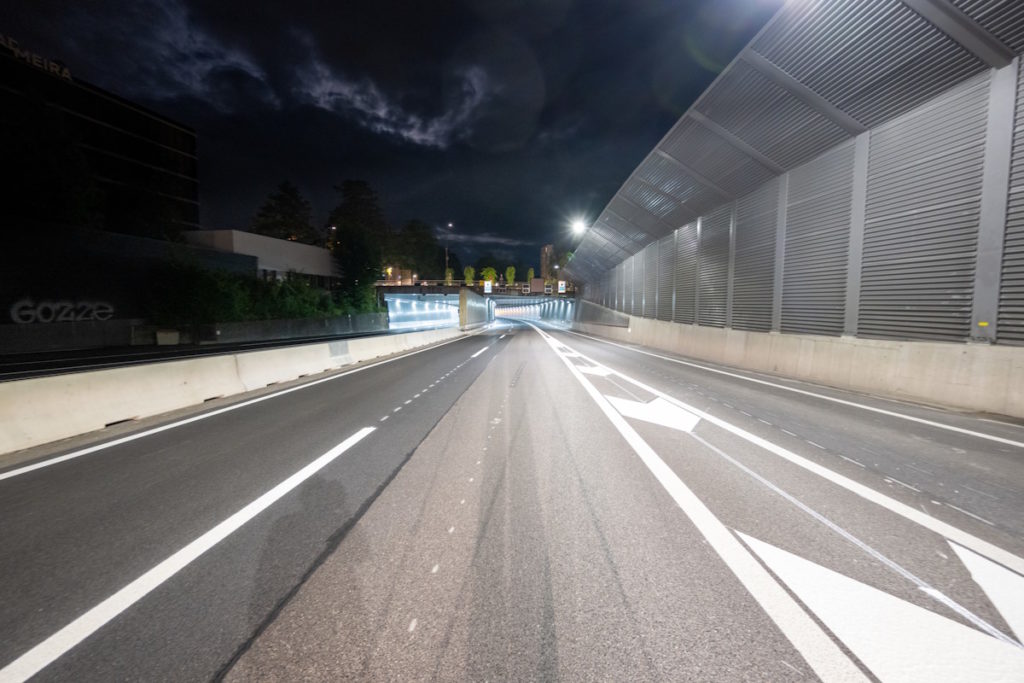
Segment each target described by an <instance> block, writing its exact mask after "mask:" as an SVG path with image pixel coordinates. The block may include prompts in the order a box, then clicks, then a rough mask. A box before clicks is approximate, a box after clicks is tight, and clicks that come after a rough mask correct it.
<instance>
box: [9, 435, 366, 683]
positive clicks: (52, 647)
mask: <svg viewBox="0 0 1024 683" xmlns="http://www.w3.org/2000/svg"><path fill="white" fill-rule="evenodd" d="M374 429H375V427H363V428H362V429H360V430H359V431H358V432H356V433H355V434H353V435H352V436H350V437H348V438H347V439H345V440H344V441H342V442H341V443H340V444H338V445H337V446H335V447H334V448H332V449H331V450H329V451H327V452H326V453H324V454H323V455H321V456H320V457H319V458H317V459H316V460H314V461H313V462H311V463H309V464H308V465H306V466H305V467H303V468H302V469H300V470H299V471H298V472H296V473H295V474H293V475H292V476H290V477H288V478H287V479H285V480H284V481H282V482H281V483H280V484H278V485H277V486H275V487H274V488H272V489H270V490H269V491H267V492H266V493H264V494H263V495H262V496H260V497H259V498H257V499H256V500H254V501H252V502H251V503H249V504H248V505H246V506H245V507H243V508H242V509H241V510H239V511H238V512H236V513H235V514H233V515H231V516H230V517H228V518H227V519H225V520H224V521H223V522H221V523H220V524H218V525H217V526H215V527H213V528H212V529H210V530H209V531H207V532H206V533H205V534H203V535H202V536H200V537H199V538H197V539H195V540H194V541H192V542H191V543H189V544H188V545H186V546H185V547H184V548H182V549H181V550H179V551H178V552H176V553H174V554H173V555H171V556H170V557H168V558H167V559H166V560H164V561H163V562H161V563H160V564H158V565H156V566H155V567H153V568H152V569H150V570H149V571H147V572H146V573H145V574H143V575H142V576H140V577H139V578H137V579H135V580H134V581H132V582H131V583H129V584H128V585H127V586H125V587H124V588H122V589H121V590H119V591H117V592H116V593H114V594H113V595H111V596H110V597H109V598H107V599H106V600H104V601H103V602H101V603H99V604H98V605H96V606H95V607H93V608H91V609H90V610H89V611H87V612H86V613H85V614H83V615H82V616H80V617H78V618H77V619H75V620H74V621H72V622H71V623H70V624H68V625H67V626H65V627H64V628H62V629H60V630H59V631H57V632H56V633H54V634H53V635H52V636H50V637H49V638H47V639H46V640H44V641H42V642H41V643H39V644H38V645H36V646H35V647H33V648H32V649H30V650H29V651H27V652H25V653H24V654H23V655H21V656H20V657H18V658H17V659H15V660H14V661H13V662H11V663H10V664H8V665H7V666H5V667H4V668H3V669H0V683H13V682H15V681H18V682H20V681H26V680H28V679H29V678H31V677H32V676H34V675H36V674H37V673H39V672H40V671H42V670H43V669H44V668H45V667H47V666H49V665H50V664H51V663H52V662H54V661H55V660H57V659H58V658H59V657H61V656H62V655H64V654H65V653H66V652H68V651H69V650H71V649H72V648H73V647H75V646H76V645H78V644H79V643H81V642H82V641H83V640H85V639H86V638H88V637H89V636H91V635H92V634H93V633H95V632H96V631H98V630H99V629H100V628H101V627H103V626H104V625H105V624H106V623H108V622H109V621H111V620H112V619H114V618H115V617H117V616H118V615H119V614H121V613H122V612H124V611H125V610H126V609H128V608H129V607H131V606H132V605H134V604H135V603H136V602H138V601H139V600H141V599H142V598H144V597H145V596H146V595H147V594H149V593H150V592H151V591H152V590H154V589H155V588H157V587H159V586H160V585H161V584H162V583H164V582H165V581H167V580H168V579H170V578H171V577H172V576H174V575H175V574H177V573H178V572H179V571H181V570H182V569H184V568H185V567H186V566H188V565H189V564H190V563H191V562H192V561H194V560H195V559H196V558H198V557H199V556H200V555H202V554H203V553H205V552H206V551H207V550H209V549H210V548H213V547H214V546H215V545H217V544H218V543H220V542H221V541H223V540H224V539H225V538H227V537H228V536H230V535H231V534H232V533H234V532H235V531H237V530H238V529H239V528H240V527H241V526H242V525H243V524H245V523H246V522H248V521H249V520H251V519H252V518H253V517H255V516H256V515H258V514H259V513H260V512H262V511H263V510H266V509H267V508H268V507H270V506H271V505H273V504H274V503H275V502H276V501H277V500H279V499H280V498H281V497H282V496H284V495H285V494H287V493H288V492H289V491H291V490H292V489H294V488H295V487H296V486H298V485H299V484H301V483H302V482H304V481H306V480H307V479H309V478H310V477H311V476H313V475H314V474H316V473H317V472H319V471H320V470H321V469H323V468H324V467H326V466H327V465H329V464H330V463H331V462H332V461H333V460H334V459H335V458H337V457H338V456H339V455H341V454H342V453H344V452H345V451H347V450H348V449H350V448H352V447H353V446H355V445H356V444H357V443H359V442H360V441H362V440H363V439H364V438H365V437H366V436H367V435H369V434H370V433H372V432H373V431H374Z"/></svg>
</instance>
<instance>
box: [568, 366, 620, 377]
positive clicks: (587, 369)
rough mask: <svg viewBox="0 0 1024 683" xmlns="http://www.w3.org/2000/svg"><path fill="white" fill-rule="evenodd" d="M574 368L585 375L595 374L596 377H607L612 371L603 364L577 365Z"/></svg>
mask: <svg viewBox="0 0 1024 683" xmlns="http://www.w3.org/2000/svg"><path fill="white" fill-rule="evenodd" d="M576 369H577V370H579V371H580V372H582V373H583V374H585V375H597V376H598V377H607V376H608V375H610V374H612V371H611V370H609V369H608V368H606V367H605V366H603V365H577V366H576Z"/></svg>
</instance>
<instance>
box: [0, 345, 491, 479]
mask: <svg viewBox="0 0 1024 683" xmlns="http://www.w3.org/2000/svg"><path fill="white" fill-rule="evenodd" d="M476 334H479V333H478V332H473V333H471V334H470V335H468V336H473V335H476ZM463 339H466V337H456V338H455V339H452V340H450V341H446V342H441V343H440V344H436V345H434V346H430V347H428V348H425V349H420V350H419V351H410V352H409V353H406V354H403V355H401V356H395V357H394V358H387V359H385V360H381V361H377V362H375V363H371V364H369V365H364V366H363V367H360V368H353V369H351V370H346V371H345V372H339V373H338V374H337V375H331V376H330V377H324V378H322V379H317V380H313V381H311V382H306V383H305V384H300V385H298V386H295V387H290V388H288V389H282V390H281V391H275V392H274V393H272V394H267V395H266V396H260V397H258V398H251V399H249V400H248V401H242V402H241V403H235V404H233V405H230V406H225V407H223V408H218V409H216V410H211V411H210V412H208V413H203V414H202V415H194V416H192V417H188V418H185V419H184V420H178V421H177V422H171V423H170V424H165V425H161V426H159V427H154V428H153V429H147V430H145V431H142V432H138V433H137V434H129V435H128V436H122V437H121V438H120V439H114V440H113V441H105V442H104V443H100V444H96V445H95V446H89V447H88V448H81V449H79V450H77V451H72V452H71V453H65V454H64V455H60V456H57V457H56V458H50V459H49V460H42V461H40V462H37V463H33V464H31V465H25V466H24V467H18V468H16V469H13V470H8V471H7V472H0V481H3V480H4V479H10V478H11V477H17V476H18V475H20V474H25V473H26V472H31V471H33V470H38V469H40V468H43V467H49V466H50V465H56V464H57V463H61V462H65V461H67V460H72V459H73V458H80V457H82V456H83V455H89V454H90V453H95V452H96V451H102V450H104V449H106V448H112V447H114V446H120V445H121V444H123V443H128V442H130V441H135V440H136V439H141V438H144V437H147V436H152V435H153V434H159V433H160V432H165V431H167V430H168V429H174V428H175V427H181V426H183V425H187V424H191V423H193V422H198V421H199V420H205V419H206V418H208V417H213V416H215V415H221V414H222V413H227V412H230V411H232V410H238V409H239V408H245V407H246V406H251V405H253V404H256V403H260V402H262V401H269V400H270V399H272V398H277V397H278V396H284V395H285V394H290V393H292V392H293V391H299V390H301V389H308V388H309V387H314V386H316V385H317V384H323V383H324V382H333V381H334V380H336V379H340V378H342V377H348V376H349V375H352V374H354V373H357V372H362V371H363V370H369V369H370V368H375V367H378V366H380V365H386V364H387V363H393V362H395V361H396V360H402V359H403V358H408V357H409V356H415V355H417V354H420V353H426V352H427V351H433V350H434V349H437V348H440V347H442V346H447V345H448V344H454V343H455V342H457V341H461V340H463Z"/></svg>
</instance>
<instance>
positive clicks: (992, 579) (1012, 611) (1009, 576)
mask: <svg viewBox="0 0 1024 683" xmlns="http://www.w3.org/2000/svg"><path fill="white" fill-rule="evenodd" d="M946 542H947V543H949V546H950V547H951V548H952V549H953V552H955V553H956V554H957V557H959V558H960V561H961V562H963V563H964V566H965V567H967V569H968V571H970V572H971V578H972V579H974V582H975V583H977V584H978V585H979V586H981V589H982V590H983V591H985V595H987V596H988V599H989V600H991V601H992V604H993V605H995V606H996V609H998V610H999V613H1000V614H1002V615H1003V618H1004V619H1006V623H1007V624H1009V625H1010V628H1012V629H1013V632H1014V633H1015V634H1016V635H1017V637H1018V638H1024V576H1021V575H1020V574H1017V573H1016V572H1012V571H1010V570H1009V569H1007V568H1006V567H1004V566H1002V565H999V564H996V563H995V562H993V561H992V560H989V559H988V558H986V557H982V556H981V555H978V554H977V553H975V552H972V551H970V550H968V549H967V548H962V547H960V546H958V545H957V544H956V543H951V542H949V541H946Z"/></svg>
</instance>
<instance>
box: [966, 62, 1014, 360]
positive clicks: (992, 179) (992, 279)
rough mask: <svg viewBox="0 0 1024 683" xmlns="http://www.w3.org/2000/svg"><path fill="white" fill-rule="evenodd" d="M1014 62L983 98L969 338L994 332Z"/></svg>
mask: <svg viewBox="0 0 1024 683" xmlns="http://www.w3.org/2000/svg"><path fill="white" fill-rule="evenodd" d="M1019 68H1020V59H1019V58H1017V59H1014V60H1013V61H1011V62H1010V64H1009V65H1007V66H1004V67H1003V68H1001V69H993V71H992V82H991V85H990V87H989V96H988V123H987V128H986V131H985V162H984V164H985V165H984V167H983V169H982V176H981V216H980V218H979V221H978V260H977V264H976V265H975V268H974V302H973V307H972V310H971V339H974V340H976V341H984V342H989V343H991V342H994V341H995V340H996V336H997V334H998V330H997V329H996V322H997V320H998V317H999V290H1000V286H1001V282H1002V270H1003V241H1004V240H1005V238H1006V201H1007V196H1008V195H1009V193H1010V149H1011V147H1012V145H1013V118H1014V108H1015V104H1016V99H1017V70H1018V69H1019Z"/></svg>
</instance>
